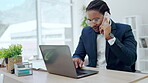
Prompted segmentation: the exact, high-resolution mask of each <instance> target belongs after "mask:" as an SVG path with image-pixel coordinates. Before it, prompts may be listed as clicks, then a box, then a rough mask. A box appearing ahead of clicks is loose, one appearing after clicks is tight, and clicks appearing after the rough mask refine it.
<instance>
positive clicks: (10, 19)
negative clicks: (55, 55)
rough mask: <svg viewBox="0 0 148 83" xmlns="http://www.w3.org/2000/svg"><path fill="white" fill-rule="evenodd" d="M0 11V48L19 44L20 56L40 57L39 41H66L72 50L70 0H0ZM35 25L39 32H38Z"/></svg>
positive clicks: (28, 58) (62, 43)
mask: <svg viewBox="0 0 148 83" xmlns="http://www.w3.org/2000/svg"><path fill="white" fill-rule="evenodd" d="M37 1H38V2H39V6H37ZM37 8H40V12H37V10H38V9H37ZM37 13H40V14H37ZM0 14H1V15H0V48H2V47H4V48H7V47H8V46H9V45H10V44H22V45H23V53H22V56H23V60H32V59H34V56H36V55H37V56H40V57H41V55H39V54H38V50H39V49H38V45H39V44H38V43H40V44H42V45H43V44H44V45H47V44H48V45H49V44H50V45H53V44H56V45H57V44H59V45H65V44H66V45H69V46H70V49H71V50H73V36H72V24H71V0H53V1H52V0H1V1H0ZM37 15H40V17H39V18H38V16H37ZM37 19H38V20H39V21H37ZM37 23H38V24H40V25H41V26H37ZM38 28H39V29H40V30H39V32H41V34H37V33H38V31H37V29H38ZM38 36H41V39H40V40H38Z"/></svg>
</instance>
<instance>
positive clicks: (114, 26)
mask: <svg viewBox="0 0 148 83" xmlns="http://www.w3.org/2000/svg"><path fill="white" fill-rule="evenodd" d="M111 21H112V20H111ZM111 28H112V29H111V33H112V34H114V35H115V34H116V25H115V23H114V22H113V21H112V24H111ZM109 48H110V45H109V43H108V41H106V51H105V57H106V62H108V56H109V50H110V49H109Z"/></svg>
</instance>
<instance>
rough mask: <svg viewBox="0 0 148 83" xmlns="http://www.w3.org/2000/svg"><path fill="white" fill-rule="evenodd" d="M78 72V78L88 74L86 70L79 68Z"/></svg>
mask: <svg viewBox="0 0 148 83" xmlns="http://www.w3.org/2000/svg"><path fill="white" fill-rule="evenodd" d="M76 72H77V75H78V76H79V75H84V74H87V73H85V72H84V70H83V69H81V68H77V69H76Z"/></svg>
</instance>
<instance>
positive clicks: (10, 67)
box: [6, 56, 22, 73]
mask: <svg viewBox="0 0 148 83" xmlns="http://www.w3.org/2000/svg"><path fill="white" fill-rule="evenodd" d="M21 62H22V56H19V57H17V58H13V57H12V58H8V65H6V69H7V71H8V72H9V73H13V71H14V63H21Z"/></svg>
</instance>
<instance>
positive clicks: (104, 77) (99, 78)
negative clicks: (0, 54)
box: [0, 68, 147, 83]
mask: <svg viewBox="0 0 148 83" xmlns="http://www.w3.org/2000/svg"><path fill="white" fill-rule="evenodd" d="M91 69H92V70H99V73H98V74H95V75H92V76H88V77H84V78H80V79H73V78H69V77H64V76H59V75H54V74H49V73H48V72H43V71H33V75H30V76H22V77H17V76H16V75H14V74H10V73H7V72H6V70H5V68H1V69H0V74H4V75H5V76H8V77H11V78H12V79H15V80H18V81H21V82H25V83H129V82H133V81H135V80H137V79H139V80H140V79H143V78H145V77H146V76H147V75H146V74H140V73H130V72H122V71H115V70H105V69H96V68H94V69H93V68H91Z"/></svg>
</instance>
